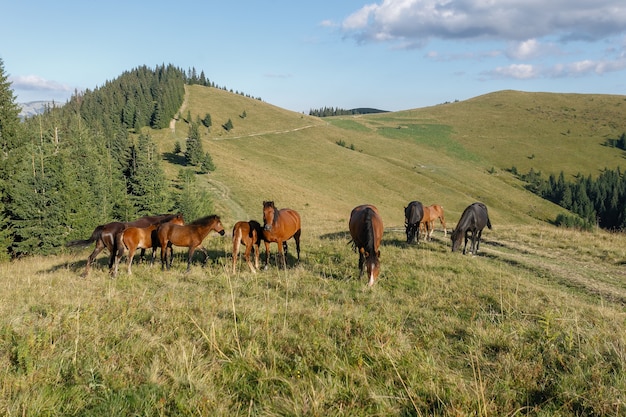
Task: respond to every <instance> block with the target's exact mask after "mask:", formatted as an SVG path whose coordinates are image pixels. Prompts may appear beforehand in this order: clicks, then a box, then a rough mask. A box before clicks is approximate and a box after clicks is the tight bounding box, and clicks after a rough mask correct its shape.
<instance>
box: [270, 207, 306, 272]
mask: <svg viewBox="0 0 626 417" xmlns="http://www.w3.org/2000/svg"><path fill="white" fill-rule="evenodd" d="M301 232H302V230H301V226H300V215H299V214H298V212H297V211H295V210H292V209H288V208H283V209H280V210H278V209H277V208H276V207H275V206H274V202H273V201H264V202H263V240H265V268H267V267H268V265H269V261H270V242H276V244H277V245H278V257H279V258H280V261H281V262H280V263H281V265H282V266H283V269H287V261H286V260H285V258H286V252H287V251H286V248H287V245H286V243H287V240H289V239H291V238H292V237H293V239H294V240H295V241H296V252H297V253H298V261H300V234H301Z"/></svg>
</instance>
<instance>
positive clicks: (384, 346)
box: [0, 86, 626, 417]
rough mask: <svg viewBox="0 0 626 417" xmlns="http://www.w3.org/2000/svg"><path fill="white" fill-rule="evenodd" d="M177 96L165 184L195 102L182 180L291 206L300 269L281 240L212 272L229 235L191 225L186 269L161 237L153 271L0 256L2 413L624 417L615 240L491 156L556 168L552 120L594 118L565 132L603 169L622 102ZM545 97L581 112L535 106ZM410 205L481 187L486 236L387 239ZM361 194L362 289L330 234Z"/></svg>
mask: <svg viewBox="0 0 626 417" xmlns="http://www.w3.org/2000/svg"><path fill="white" fill-rule="evenodd" d="M186 90H187V91H186V98H185V101H184V104H183V108H182V109H181V110H180V114H182V115H183V117H178V118H177V120H175V121H174V122H173V123H172V127H171V128H170V129H162V130H159V131H150V134H151V136H152V137H153V138H154V140H155V142H156V143H158V146H159V147H160V151H161V153H162V154H163V158H164V159H163V160H164V166H165V170H166V174H167V176H168V179H169V180H172V179H174V178H175V177H176V175H177V172H178V171H179V170H180V169H190V168H188V167H184V166H183V165H182V164H181V160H182V158H180V157H178V156H174V155H172V153H171V152H172V150H173V149H174V144H175V143H176V141H180V142H181V144H184V140H185V135H186V132H187V126H186V124H185V122H184V121H183V120H182V119H183V118H184V117H185V115H186V114H187V112H190V113H191V114H192V117H195V115H199V116H200V117H203V116H204V114H206V113H210V115H211V117H212V121H213V127H212V128H211V129H210V130H205V131H204V132H203V135H204V136H203V141H204V142H203V144H204V149H205V150H206V151H209V152H210V153H211V155H212V157H213V161H214V162H215V165H216V167H217V169H216V171H214V172H212V173H211V174H208V175H203V176H201V177H200V179H201V182H202V184H204V185H206V187H207V189H210V190H211V191H212V193H213V194H212V196H213V199H214V200H215V204H214V206H215V208H216V211H217V213H218V214H220V215H221V217H222V221H223V224H224V227H225V228H226V229H227V230H228V231H230V230H229V229H230V227H232V225H233V224H234V222H235V221H237V220H241V219H247V218H249V217H253V218H256V219H260V218H261V207H262V204H261V203H262V201H263V200H266V199H273V200H275V201H276V204H277V205H278V206H289V207H292V208H294V209H297V210H298V211H299V212H300V213H301V215H302V221H303V228H302V231H303V233H302V256H301V259H300V262H297V263H296V260H295V259H294V256H293V246H290V249H291V252H290V255H289V256H288V268H287V270H282V269H278V268H277V267H276V263H275V257H271V259H270V265H269V268H268V269H266V270H261V271H259V272H258V273H255V274H253V273H251V272H250V271H249V270H248V269H247V267H246V266H245V264H244V263H243V261H240V262H239V264H238V267H237V269H236V272H234V273H233V269H232V268H233V264H232V263H231V262H232V258H231V250H232V242H231V238H230V236H229V233H227V234H226V235H225V236H224V237H220V236H219V235H216V234H214V233H212V234H211V235H210V236H209V237H207V238H206V239H205V240H204V246H205V247H206V249H207V251H208V255H209V259H208V262H207V263H206V264H205V265H201V262H200V261H201V259H202V256H201V255H200V254H198V256H196V257H195V259H194V262H193V264H192V267H191V270H190V271H186V266H187V262H186V248H181V247H176V248H175V259H174V264H173V266H172V268H171V269H170V270H165V271H162V270H161V268H160V267H159V266H158V265H149V264H139V263H137V264H135V265H134V266H133V269H132V275H128V274H127V273H126V268H122V270H123V272H122V273H120V274H119V275H118V276H117V277H116V278H115V279H112V278H111V277H110V276H109V273H108V268H107V257H105V256H104V255H100V256H99V257H98V258H97V259H96V262H95V264H94V266H93V268H92V270H91V273H90V275H89V276H88V277H85V278H81V277H80V274H81V273H82V272H83V271H84V269H85V265H86V259H87V256H88V255H89V253H90V252H91V250H92V248H93V246H92V247H90V248H88V249H87V248H86V249H85V250H82V251H69V250H67V251H64V252H62V253H61V254H59V255H55V256H25V257H22V258H19V259H16V260H14V261H12V262H7V263H3V264H2V272H1V273H0V279H2V280H3V282H4V283H5V285H4V286H3V289H2V291H0V329H1V331H0V347H1V348H0V363H1V364H2V366H0V372H1V377H0V389H1V390H2V393H3V395H2V396H0V413H1V414H4V415H11V416H12V415H47V416H67V415H89V416H110V415H146V416H148V415H150V416H152V415H168V416H189V415H211V416H213V415H215V416H251V415H267V416H278V415H281V416H282V415H294V416H295V415H311V416H326V415H328V416H336V415H337V416H339V415H343V416H374V415H377V416H378V415H379V416H391V415H393V416H445V417H448V416H450V417H453V416H454V417H456V416H466V415H474V416H485V417H486V416H514V415H532V416H547V415H550V416H596V415H603V416H604V415H610V416H613V415H615V416H622V415H624V410H626V379H624V370H626V339H625V338H626V334H625V333H624V324H625V323H626V314H625V313H626V309H625V306H626V273H625V271H624V265H625V264H626V249H625V247H624V244H623V240H624V238H623V234H621V233H610V232H606V231H603V230H598V229H596V230H593V231H591V232H582V231H580V230H573V229H566V228H557V227H554V226H552V225H551V224H549V223H548V222H549V221H550V220H552V219H553V218H554V216H555V215H556V213H558V212H559V211H560V210H561V209H560V208H558V207H556V206H555V205H553V204H550V203H548V202H546V201H543V200H541V199H539V198H537V197H536V196H534V195H533V194H531V193H529V192H528V191H526V190H525V189H524V186H523V184H521V183H520V182H519V181H517V180H516V179H515V178H514V177H512V175H511V174H510V173H509V172H508V171H507V170H506V169H507V167H508V166H509V165H510V164H515V165H517V166H518V168H519V169H520V170H522V169H524V168H523V166H522V164H523V163H528V164H530V165H528V166H534V165H532V164H533V163H537V162H541V161H544V162H543V163H544V165H542V166H536V168H537V169H542V170H547V168H549V167H551V166H567V165H568V163H569V158H570V157H571V155H574V154H576V151H574V149H570V148H569V147H568V146H565V145H567V144H568V143H569V142H567V141H568V140H569V139H567V138H565V137H562V136H565V135H560V136H559V135H556V134H555V132H559V131H561V130H562V129H564V128H565V127H566V126H567V127H568V128H569V129H570V132H576V131H581V132H582V131H587V130H585V129H588V131H590V132H595V131H596V130H598V129H599V126H605V127H604V128H603V129H599V130H602V132H601V133H598V134H597V135H596V136H590V137H589V138H587V139H583V138H581V139H580V142H581V143H585V144H586V145H589V144H591V146H588V147H589V150H588V151H587V153H586V157H587V159H588V160H586V161H581V163H580V164H578V165H579V166H580V167H581V168H578V169H579V170H583V169H585V170H586V171H585V172H587V173H590V174H591V173H593V172H594V171H595V170H597V169H599V168H600V167H603V166H604V165H605V164H604V162H607V161H609V162H611V163H613V162H618V163H620V166H621V160H620V158H621V153H620V152H621V151H619V150H617V149H609V148H606V147H603V146H602V145H601V144H600V145H598V142H600V141H601V140H602V138H603V137H610V136H613V135H617V134H619V133H621V129H622V128H623V125H620V123H623V120H625V118H624V114H621V113H619V112H617V113H615V114H613V116H611V117H610V116H608V115H605V113H604V112H603V111H602V109H609V108H613V109H619V110H620V111H621V106H620V104H619V103H620V102H621V101H623V99H622V98H621V97H606V96H598V97H595V96H594V99H593V100H590V97H589V96H571V97H570V96H567V97H563V96H561V95H531V96H532V97H534V98H532V97H531V98H529V99H528V100H531V101H532V100H537V103H538V104H537V106H539V107H541V108H542V109H543V111H542V112H541V116H537V117H535V118H530V119H528V120H527V121H526V122H524V121H523V120H518V119H519V118H516V115H517V114H518V113H519V108H520V106H526V104H524V100H523V99H522V98H523V97H526V96H527V95H526V94H525V93H516V92H499V93H494V94H490V95H487V96H482V97H477V98H475V99H472V100H468V101H467V102H460V103H454V104H446V105H442V106H435V107H431V108H425V109H416V110H412V111H407V112H398V113H389V114H377V115H366V116H355V117H336V118H330V119H319V118H315V117H309V116H305V115H301V114H297V113H293V112H289V111H286V110H283V109H280V108H277V107H275V106H272V105H269V104H267V103H263V102H260V101H258V100H254V99H249V98H245V97H243V96H239V95H236V94H231V93H228V92H226V91H223V90H218V89H213V88H207V87H199V86H191V87H186ZM562 100H564V102H566V103H567V108H572V109H577V113H578V112H580V114H577V117H572V118H570V119H567V120H565V121H562V120H561V117H560V116H558V117H557V116H550V114H551V113H552V112H553V111H555V109H558V108H561V107H560V106H563V104H559V103H561V101H562ZM590 102H591V103H593V102H595V103H602V106H600V107H598V108H597V109H595V110H594V108H593V106H592V105H589V107H588V108H587V107H585V106H584V105H583V103H590ZM499 109H507V110H506V111H504V110H501V111H499ZM582 109H586V110H585V111H584V112H583V111H582ZM244 112H245V117H240V116H243V113H244ZM601 114H602V116H601ZM607 114H608V113H607ZM551 117H554V118H553V119H552V120H553V121H552V122H551V121H550V120H551ZM612 117H614V118H615V120H614V121H612V120H610V118H612ZM228 119H231V121H232V122H233V125H234V128H233V129H232V130H231V131H229V132H226V131H225V130H224V129H222V128H221V127H220V125H221V124H222V123H225V122H226V121H227V120H228ZM551 123H554V124H555V125H558V126H556V127H554V128H553V129H552V130H549V129H548V126H550V124H551ZM612 123H614V125H612ZM509 124H510V126H512V127H509ZM590 126H597V128H596V129H592V128H591V127H590ZM611 126H612V127H611ZM535 127H538V128H537V129H535ZM520 129H522V130H524V131H526V132H533V131H534V132H535V133H534V134H533V135H532V136H533V139H532V140H530V139H529V144H528V145H527V144H526V141H524V142H520V143H522V144H523V146H522V145H520V144H518V145H517V147H522V148H524V149H521V150H519V151H518V150H516V149H517V147H511V148H510V149H509V148H507V147H506V146H504V145H503V144H505V143H509V142H511V143H513V142H514V138H516V137H518V138H520V137H523V136H524V135H523V134H522V133H520ZM533 129H535V130H533ZM470 132H471V134H470ZM476 132H478V133H476ZM550 132H552V133H550ZM529 136H530V135H529ZM535 136H536V137H535ZM559 141H561V142H562V143H561V144H560V145H558V144H557V142H559ZM577 141H578V139H577ZM557 145H558V146H561V147H563V148H564V149H562V151H561V152H555V151H554V148H556V147H558V146H557ZM526 146H528V148H526ZM494 147H497V148H499V149H500V151H494V150H493V148H494ZM596 147H597V148H600V149H596ZM572 148H574V146H572ZM592 148H593V150H591V149H592ZM580 149H582V148H579V149H578V151H580ZM509 150H510V152H509ZM513 150H515V152H514V151H513ZM528 152H533V153H534V154H535V157H534V158H532V159H531V158H529V157H528V156H529V155H527V153H528ZM613 153H615V154H616V156H613ZM516 155H517V156H516ZM539 155H541V156H539ZM517 157H519V158H520V159H521V161H519V162H518V161H517ZM611 158H612V159H611ZM582 162H584V164H583V163H582ZM609 165H610V164H609ZM568 172H570V171H568ZM413 199H419V200H421V201H422V202H424V203H425V204H430V203H434V202H437V203H440V204H443V205H444V208H445V211H446V218H447V220H448V230H450V229H451V228H452V227H454V225H455V224H456V222H457V220H458V218H459V215H460V213H461V210H463V209H464V208H465V206H467V205H468V204H469V203H471V202H473V201H474V200H482V201H484V202H485V203H487V205H488V207H489V212H490V217H491V222H492V224H493V229H492V230H485V233H484V234H483V241H482V244H481V247H480V252H479V253H478V254H477V255H475V256H470V255H466V256H464V255H462V254H461V253H452V252H451V251H450V240H449V235H448V237H445V236H444V234H443V231H442V230H441V227H440V225H439V224H437V225H436V228H437V230H436V231H435V234H434V237H433V240H432V241H429V242H420V243H419V244H417V245H413V244H412V245H408V244H406V243H405V240H406V239H405V235H404V230H403V220H404V219H403V207H404V205H406V203H407V202H409V201H410V200H413ZM363 202H371V203H374V204H376V205H377V206H378V207H379V209H380V212H381V214H382V216H383V220H384V222H385V226H386V228H385V233H384V236H383V242H382V246H381V269H382V272H381V275H380V278H379V280H378V282H377V283H376V285H374V286H373V287H367V286H366V284H365V281H364V279H360V278H359V276H358V270H357V262H358V260H357V259H358V258H357V255H356V254H355V253H354V252H353V250H352V248H351V246H350V245H349V239H348V236H347V234H346V231H347V220H348V214H349V212H350V210H351V209H352V207H354V206H355V205H357V204H360V203H363ZM290 245H291V244H290ZM275 250H276V248H275V246H274V245H273V246H272V252H274V253H275Z"/></svg>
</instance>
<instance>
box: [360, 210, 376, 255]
mask: <svg viewBox="0 0 626 417" xmlns="http://www.w3.org/2000/svg"><path fill="white" fill-rule="evenodd" d="M373 213H374V211H373V210H372V209H370V208H368V209H367V210H365V219H364V223H365V239H364V245H363V247H364V249H365V251H366V252H368V253H370V254H374V252H375V250H374V227H373V226H372V215H373Z"/></svg>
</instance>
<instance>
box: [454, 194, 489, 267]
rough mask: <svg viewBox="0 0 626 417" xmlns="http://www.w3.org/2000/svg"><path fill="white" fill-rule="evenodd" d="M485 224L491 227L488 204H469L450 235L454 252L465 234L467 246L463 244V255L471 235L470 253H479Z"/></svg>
mask: <svg viewBox="0 0 626 417" xmlns="http://www.w3.org/2000/svg"><path fill="white" fill-rule="evenodd" d="M485 226H487V227H488V228H489V229H491V221H490V220H489V214H488V213H487V206H485V205H484V204H483V203H473V204H470V205H469V206H467V208H466V209H465V211H463V214H462V215H461V219H460V220H459V222H458V223H457V225H456V228H455V229H454V230H453V231H452V234H451V235H450V237H451V239H452V252H454V251H456V250H457V249H459V247H460V246H461V241H462V240H463V236H465V246H463V255H465V249H466V248H467V240H468V239H469V238H470V235H471V238H472V245H471V247H470V253H472V254H474V255H476V254H477V253H478V246H479V245H480V236H481V235H482V233H483V229H484V228H485Z"/></svg>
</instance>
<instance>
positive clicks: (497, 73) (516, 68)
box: [487, 64, 540, 80]
mask: <svg viewBox="0 0 626 417" xmlns="http://www.w3.org/2000/svg"><path fill="white" fill-rule="evenodd" d="M487 75H488V76H489V77H490V78H515V79H518V80H527V79H531V78H538V77H539V75H540V72H539V70H538V69H537V68H536V67H534V66H533V65H529V64H512V65H509V66H506V67H497V68H496V69H494V70H493V71H491V72H490V73H488V74H487Z"/></svg>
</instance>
